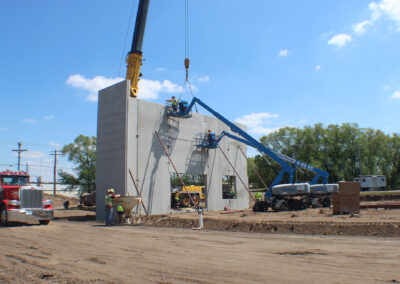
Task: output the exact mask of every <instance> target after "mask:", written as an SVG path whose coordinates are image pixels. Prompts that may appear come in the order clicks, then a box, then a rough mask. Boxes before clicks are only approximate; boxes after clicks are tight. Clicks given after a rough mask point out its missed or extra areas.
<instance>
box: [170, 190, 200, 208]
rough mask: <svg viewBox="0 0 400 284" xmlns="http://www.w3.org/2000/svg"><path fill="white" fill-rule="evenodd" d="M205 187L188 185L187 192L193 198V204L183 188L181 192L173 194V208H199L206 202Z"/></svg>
mask: <svg viewBox="0 0 400 284" xmlns="http://www.w3.org/2000/svg"><path fill="white" fill-rule="evenodd" d="M204 189H205V187H204V186H200V185H187V186H186V190H187V191H188V192H189V194H190V195H191V197H192V200H193V203H194V204H191V203H192V202H191V201H190V197H189V196H188V194H187V192H186V190H184V188H182V189H181V190H178V191H175V192H171V205H172V207H190V206H197V205H199V204H200V202H202V201H205V199H206V196H205V195H204V192H203V191H204Z"/></svg>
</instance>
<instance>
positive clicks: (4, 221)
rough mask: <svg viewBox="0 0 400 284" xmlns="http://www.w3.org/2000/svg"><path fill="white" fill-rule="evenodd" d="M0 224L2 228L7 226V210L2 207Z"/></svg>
mask: <svg viewBox="0 0 400 284" xmlns="http://www.w3.org/2000/svg"><path fill="white" fill-rule="evenodd" d="M0 223H1V225H3V226H7V225H8V216H7V210H6V208H5V207H2V208H1V210H0Z"/></svg>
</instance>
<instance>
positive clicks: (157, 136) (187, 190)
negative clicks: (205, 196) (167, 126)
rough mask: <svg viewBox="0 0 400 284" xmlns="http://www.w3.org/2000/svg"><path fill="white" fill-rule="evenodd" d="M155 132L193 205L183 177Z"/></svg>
mask: <svg viewBox="0 0 400 284" xmlns="http://www.w3.org/2000/svg"><path fill="white" fill-rule="evenodd" d="M155 133H156V135H157V138H158V141H160V144H161V146H162V148H163V149H164V152H165V154H166V155H167V157H168V160H169V161H170V162H171V165H172V166H173V167H174V170H175V172H176V174H177V175H178V177H179V179H180V181H181V183H182V185H183V188H184V189H185V191H186V193H187V195H188V196H189V198H190V201H191V202H192V204H193V205H195V203H194V200H193V198H192V195H191V194H190V193H189V191H188V190H187V188H186V185H185V183H184V182H183V179H182V177H181V175H180V174H179V172H178V170H177V169H176V167H175V165H174V162H172V159H171V156H170V155H169V154H168V151H167V149H165V146H164V143H163V142H162V140H161V137H160V135H159V134H158V132H157V131H155Z"/></svg>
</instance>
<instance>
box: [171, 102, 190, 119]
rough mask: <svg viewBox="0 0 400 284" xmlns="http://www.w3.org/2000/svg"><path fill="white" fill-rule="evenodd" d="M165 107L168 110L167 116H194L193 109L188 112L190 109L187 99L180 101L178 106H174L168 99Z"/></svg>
mask: <svg viewBox="0 0 400 284" xmlns="http://www.w3.org/2000/svg"><path fill="white" fill-rule="evenodd" d="M165 109H166V111H167V116H173V117H180V118H190V117H192V111H189V112H187V110H188V102H187V101H180V102H179V103H178V104H177V105H176V106H173V105H172V102H171V101H170V100H167V101H166V103H165ZM186 112H187V113H186Z"/></svg>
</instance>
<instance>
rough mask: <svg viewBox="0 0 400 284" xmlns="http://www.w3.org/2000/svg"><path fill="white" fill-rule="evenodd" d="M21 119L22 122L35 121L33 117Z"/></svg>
mask: <svg viewBox="0 0 400 284" xmlns="http://www.w3.org/2000/svg"><path fill="white" fill-rule="evenodd" d="M22 121H23V122H24V123H35V122H36V119H34V118H24V119H23V120H22Z"/></svg>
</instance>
